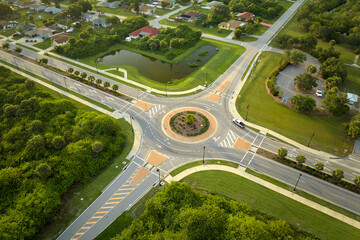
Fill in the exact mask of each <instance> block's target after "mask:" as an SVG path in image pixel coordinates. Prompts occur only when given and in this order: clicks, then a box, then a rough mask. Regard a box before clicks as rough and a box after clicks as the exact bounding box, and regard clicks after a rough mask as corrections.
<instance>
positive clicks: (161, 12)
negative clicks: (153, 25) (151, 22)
mask: <svg viewBox="0 0 360 240" xmlns="http://www.w3.org/2000/svg"><path fill="white" fill-rule="evenodd" d="M179 8H180V7H179V6H176V7H174V8H173V9H167V8H166V9H163V8H158V9H156V12H155V14H156V15H158V16H163V15H165V14H168V13H169V12H172V11H175V10H176V9H179Z"/></svg>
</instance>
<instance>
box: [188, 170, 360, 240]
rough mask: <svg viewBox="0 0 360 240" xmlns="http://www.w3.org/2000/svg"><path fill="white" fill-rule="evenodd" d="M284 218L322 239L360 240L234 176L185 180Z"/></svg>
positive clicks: (209, 174)
mask: <svg viewBox="0 0 360 240" xmlns="http://www.w3.org/2000/svg"><path fill="white" fill-rule="evenodd" d="M182 181H183V182H188V183H189V184H190V185H191V186H193V187H198V188H204V189H208V190H210V191H213V192H217V193H219V194H221V195H225V196H227V197H230V198H232V199H234V200H237V201H241V202H245V203H246V204H248V205H249V206H250V207H251V208H253V209H256V210H259V211H261V212H264V213H266V214H269V215H271V216H274V217H276V218H282V219H284V220H286V221H288V222H289V223H291V224H293V225H295V226H299V227H300V228H301V229H303V230H305V231H308V232H310V233H312V234H314V235H316V236H317V237H319V238H321V239H329V240H331V239H334V240H337V239H354V240H355V239H358V237H359V236H360V230H359V229H356V228H354V227H352V226H350V225H348V224H346V223H343V222H341V221H339V220H336V219H334V218H332V217H330V216H328V215H325V214H323V213H321V212H319V211H317V210H314V209H312V208H310V207H308V206H305V205H303V204H301V203H299V202H297V201H294V200H292V199H289V198H287V197H285V196H283V195H281V194H279V193H276V192H274V191H272V190H270V189H268V188H265V187H263V186H261V185H259V184H257V183H254V182H252V181H249V180H247V179H245V178H243V177H240V176H238V175H235V174H233V173H228V172H223V171H201V172H198V173H194V174H191V175H190V176H187V177H186V178H184V179H183V180H182Z"/></svg>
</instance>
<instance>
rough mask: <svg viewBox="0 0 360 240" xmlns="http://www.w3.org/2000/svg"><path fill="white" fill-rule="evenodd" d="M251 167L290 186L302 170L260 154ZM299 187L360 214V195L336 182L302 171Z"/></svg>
mask: <svg viewBox="0 0 360 240" xmlns="http://www.w3.org/2000/svg"><path fill="white" fill-rule="evenodd" d="M250 168H252V169H254V170H256V171H258V172H261V173H264V174H266V175H268V176H272V177H274V178H276V179H278V180H280V181H283V182H285V183H287V184H289V185H290V186H293V185H295V183H296V181H297V180H298V178H299V175H300V172H299V171H297V170H295V169H293V168H290V167H287V166H285V165H282V164H279V163H277V162H275V161H272V160H267V159H264V158H263V157H260V156H255V157H254V159H253V161H252V162H251V164H250ZM297 188H299V189H301V190H303V191H305V192H308V193H310V194H312V195H314V196H317V197H320V198H322V199H325V200H326V201H329V202H332V203H334V204H335V205H339V206H341V207H343V208H345V209H348V210H349V211H352V212H354V213H356V214H360V196H359V195H357V194H355V193H352V192H350V191H348V190H346V189H343V188H340V187H337V186H336V185H334V184H331V183H327V182H325V181H323V180H321V179H318V178H315V177H312V176H310V175H308V174H306V173H302V177H301V181H300V182H299V184H298V186H297ZM339 196H341V197H339Z"/></svg>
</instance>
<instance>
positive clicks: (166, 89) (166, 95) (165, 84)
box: [165, 82, 167, 97]
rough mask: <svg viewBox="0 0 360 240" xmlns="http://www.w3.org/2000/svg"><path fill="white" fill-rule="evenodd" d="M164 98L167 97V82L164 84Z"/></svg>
mask: <svg viewBox="0 0 360 240" xmlns="http://www.w3.org/2000/svg"><path fill="white" fill-rule="evenodd" d="M165 96H166V97H167V82H166V83H165Z"/></svg>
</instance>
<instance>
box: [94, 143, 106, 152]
mask: <svg viewBox="0 0 360 240" xmlns="http://www.w3.org/2000/svg"><path fill="white" fill-rule="evenodd" d="M91 149H92V150H93V152H94V153H100V152H101V151H102V150H103V149H104V146H103V144H102V143H101V142H100V141H95V142H94V143H93V144H92V145H91Z"/></svg>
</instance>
